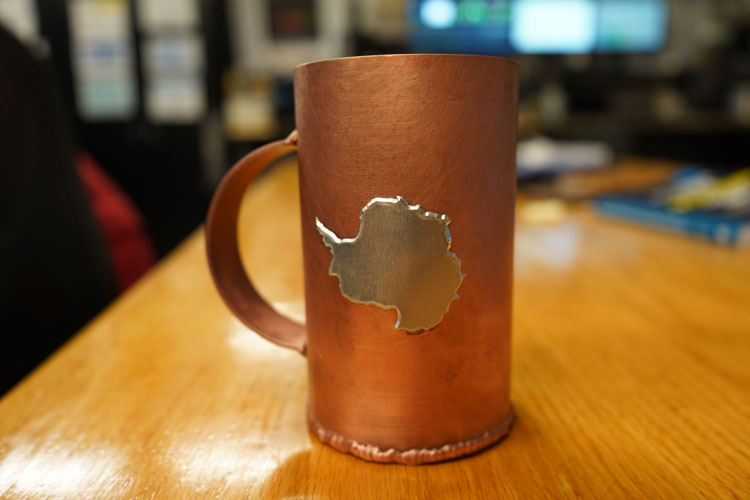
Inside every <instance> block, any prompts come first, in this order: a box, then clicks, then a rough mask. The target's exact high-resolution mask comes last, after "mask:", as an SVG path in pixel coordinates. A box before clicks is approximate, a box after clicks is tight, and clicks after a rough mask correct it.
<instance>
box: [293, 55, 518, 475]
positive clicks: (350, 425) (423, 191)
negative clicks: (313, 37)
mask: <svg viewBox="0 0 750 500" xmlns="http://www.w3.org/2000/svg"><path fill="white" fill-rule="evenodd" d="M294 88H295V103H296V122H297V130H298V132H299V139H298V148H299V153H298V155H299V168H300V170H299V172H300V174H299V175H300V196H301V211H302V236H303V251H304V270H305V297H306V312H307V328H306V329H307V356H308V367H309V401H308V421H309V424H310V427H311V429H312V430H313V431H314V432H315V434H316V435H317V436H318V437H319V438H320V439H321V440H322V441H324V442H326V443H328V444H330V445H332V446H334V447H335V448H338V449H340V450H342V451H346V452H350V453H353V454H355V455H358V456H360V457H362V458H365V459H369V460H375V461H389V462H390V461H397V462H402V463H412V464H414V463H424V462H432V461H438V460H444V459H448V458H453V457H456V456H459V455H462V454H466V453H471V452H473V451H476V450H477V449H480V448H482V447H485V446H487V445H489V444H491V443H493V442H495V441H497V440H498V439H500V438H501V437H502V436H503V435H505V433H506V432H507V431H508V428H509V426H510V422H511V420H512V408H511V404H510V399H509V373H510V327H511V284H512V261H513V211H514V200H515V144H516V123H517V94H518V86H517V64H516V63H515V62H513V61H510V60H506V59H501V58H494V57H484V56H459V55H388V56H371V57H356V58H344V59H333V60H327V61H320V62H315V63H310V64H306V65H302V66H300V67H298V68H297V69H296V71H295V75H294ZM399 196H400V197H402V198H403V199H404V200H405V201H406V202H408V204H410V205H420V206H421V207H422V208H423V209H424V210H426V211H429V212H434V213H436V214H443V215H446V216H447V217H448V218H450V226H449V228H450V235H451V237H452V242H451V246H450V250H451V251H452V252H454V253H455V255H456V256H457V257H458V259H460V266H461V271H462V272H463V274H464V277H463V281H462V282H461V283H460V286H459V288H458V290H457V294H458V298H456V299H455V300H453V302H451V303H450V306H449V307H448V309H447V312H446V313H445V315H444V317H443V318H442V320H441V321H440V322H439V324H438V325H437V326H435V327H434V328H432V329H429V330H425V331H421V332H410V331H405V330H401V329H398V328H396V327H395V326H394V325H395V323H396V320H397V311H396V310H394V309H386V308H383V307H378V306H377V305H373V304H364V303H358V302H355V301H352V300H349V299H348V298H347V297H346V296H345V295H344V294H343V291H342V285H341V283H340V278H339V277H337V276H334V275H332V274H329V267H330V265H331V259H332V252H331V249H330V248H329V247H327V246H326V244H325V242H324V240H323V238H321V232H320V230H319V228H318V227H317V226H316V221H320V222H322V223H323V224H325V227H327V228H328V229H330V230H331V231H332V232H333V233H335V234H336V235H338V236H339V237H341V238H354V237H355V236H357V234H358V232H359V231H360V224H361V222H362V220H361V219H360V214H361V213H362V210H363V207H365V206H366V205H367V204H368V203H369V202H370V201H371V200H373V198H378V197H382V198H390V199H395V198H397V197H399ZM416 258H417V259H418V258H419V256H416ZM405 293H410V292H409V290H406V291H405Z"/></svg>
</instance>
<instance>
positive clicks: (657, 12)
mask: <svg viewBox="0 0 750 500" xmlns="http://www.w3.org/2000/svg"><path fill="white" fill-rule="evenodd" d="M668 20H669V9H668V7H667V3H666V0H513V1H512V2H511V4H510V30H509V41H510V45H511V47H512V48H513V49H514V50H515V51H516V52H520V53H524V54H583V53H590V52H602V53H617V52H655V51H658V50H660V49H661V48H662V47H663V46H664V43H665V42H666V36H667V24H668Z"/></svg>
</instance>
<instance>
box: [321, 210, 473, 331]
mask: <svg viewBox="0 0 750 500" xmlns="http://www.w3.org/2000/svg"><path fill="white" fill-rule="evenodd" d="M360 221H361V222H360V226H359V232H358V233H357V236H355V237H354V238H343V239H342V238H339V237H338V236H337V235H336V234H335V233H334V232H333V231H331V230H330V229H328V228H327V227H326V226H325V225H324V224H323V222H321V221H320V220H319V219H317V218H316V219H315V223H316V226H317V228H318V232H319V233H320V234H321V236H322V237H323V243H324V244H325V245H326V246H327V247H328V248H330V249H331V254H332V255H333V257H332V258H331V265H330V267H329V268H328V274H330V275H332V276H336V277H337V278H338V279H339V285H340V287H341V293H342V294H343V295H344V297H346V298H347V299H349V300H351V301H352V302H358V303H360V304H372V305H376V306H378V307H382V308H383V309H395V310H396V312H397V315H398V316H397V319H396V324H395V325H394V327H395V328H399V329H401V330H406V331H407V332H410V333H421V332H423V331H425V330H431V329H433V328H435V327H436V326H437V325H439V324H440V322H441V321H442V319H443V316H445V313H446V312H448V308H449V307H450V304H451V302H453V301H454V300H455V299H457V298H458V294H457V293H456V291H457V290H458V287H459V286H461V282H462V280H463V278H464V274H463V273H462V272H461V260H460V259H459V258H458V257H457V256H456V254H454V253H453V252H451V251H450V247H451V234H450V231H448V224H450V219H449V218H448V216H446V215H444V214H437V213H434V212H426V211H424V210H423V209H422V208H421V207H420V206H419V205H409V203H408V202H407V201H406V200H405V199H404V198H402V197H401V196H397V197H396V198H381V197H376V198H373V199H372V200H370V201H369V202H368V203H367V204H366V205H365V206H364V208H362V213H361V214H360Z"/></svg>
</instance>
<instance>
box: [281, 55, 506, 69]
mask: <svg viewBox="0 0 750 500" xmlns="http://www.w3.org/2000/svg"><path fill="white" fill-rule="evenodd" d="M373 58H381V59H385V58H396V59H409V58H419V59H425V58H440V59H445V58H449V59H486V60H489V61H497V62H504V63H511V64H513V65H515V66H516V67H519V66H520V65H521V64H520V63H519V62H518V61H516V60H515V59H511V58H509V57H500V56H487V55H479V54H444V53H439V54H433V53H413V54H412V53H401V54H373V55H367V56H347V57H332V58H328V59H319V60H316V61H309V62H305V63H302V64H298V65H297V66H295V68H294V72H295V73H296V72H297V71H298V70H300V69H302V68H307V67H310V66H314V65H318V64H329V63H334V62H336V61H351V60H353V59H373Z"/></svg>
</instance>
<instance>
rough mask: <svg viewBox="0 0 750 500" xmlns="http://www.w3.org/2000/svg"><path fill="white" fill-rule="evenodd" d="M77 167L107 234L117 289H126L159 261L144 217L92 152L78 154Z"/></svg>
mask: <svg viewBox="0 0 750 500" xmlns="http://www.w3.org/2000/svg"><path fill="white" fill-rule="evenodd" d="M76 167H77V169H78V175H79V176H80V177H81V181H82V182H83V185H84V187H85V189H86V193H87V195H88V198H89V202H90V203H91V209H92V211H93V212H94V217H95V218H96V221H97V223H98V226H99V229H100V231H101V232H102V236H103V237H104V241H105V244H106V246H107V251H108V253H109V257H110V260H111V262H112V268H113V270H114V273H115V279H116V281H117V288H118V290H119V291H120V292H123V291H125V290H126V289H127V288H128V287H129V286H130V285H132V284H133V283H135V282H136V281H138V279H139V278H140V277H141V276H143V275H144V274H146V271H148V270H149V269H150V268H151V266H152V265H153V264H154V262H155V260H156V259H155V254H154V247H153V245H152V243H151V239H150V238H149V237H148V235H147V234H146V230H145V228H144V223H143V217H142V216H141V214H140V212H139V211H138V208H137V207H136V206H135V204H134V203H133V202H132V201H131V200H130V198H128V196H127V195H126V194H125V193H124V192H123V191H122V189H120V187H119V186H118V185H117V184H116V183H115V182H114V181H113V180H112V179H111V178H110V177H109V176H108V175H107V174H106V173H105V172H104V171H103V170H102V169H101V168H100V167H99V165H97V163H96V161H95V160H94V159H93V158H92V157H91V156H90V155H89V154H88V153H86V152H83V151H81V152H79V153H78V155H77V157H76Z"/></svg>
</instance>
